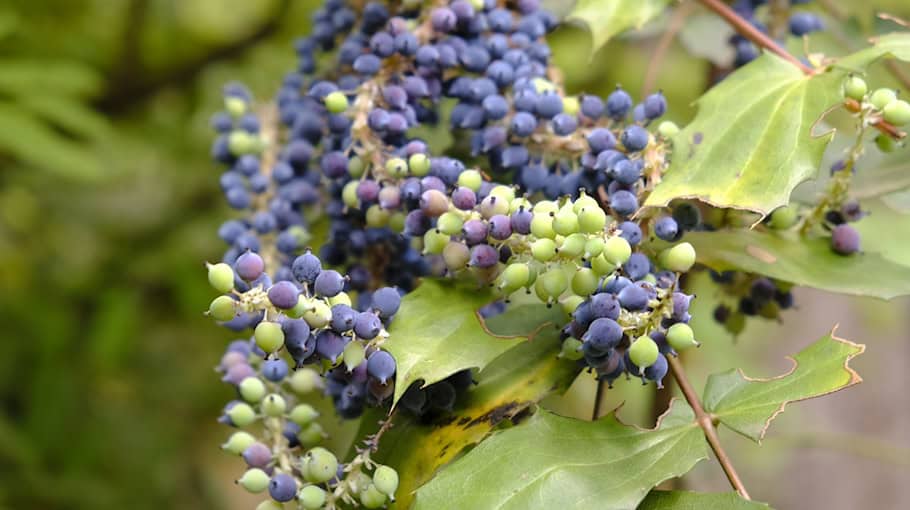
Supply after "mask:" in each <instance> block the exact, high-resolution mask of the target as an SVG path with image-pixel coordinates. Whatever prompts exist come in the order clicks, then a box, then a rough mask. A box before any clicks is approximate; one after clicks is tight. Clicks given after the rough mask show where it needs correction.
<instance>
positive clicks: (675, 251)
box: [660, 243, 695, 273]
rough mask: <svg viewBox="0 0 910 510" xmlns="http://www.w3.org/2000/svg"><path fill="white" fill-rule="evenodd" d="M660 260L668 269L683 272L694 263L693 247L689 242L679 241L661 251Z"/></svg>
mask: <svg viewBox="0 0 910 510" xmlns="http://www.w3.org/2000/svg"><path fill="white" fill-rule="evenodd" d="M660 262H661V264H662V265H663V266H664V267H665V268H667V269H669V270H670V271H676V272H677V273H685V272H686V271H688V270H689V269H692V266H693V265H694V264H695V248H693V247H692V245H691V244H689V243H679V244H677V245H676V246H674V247H672V248H670V249H667V250H664V251H663V252H661V254H660Z"/></svg>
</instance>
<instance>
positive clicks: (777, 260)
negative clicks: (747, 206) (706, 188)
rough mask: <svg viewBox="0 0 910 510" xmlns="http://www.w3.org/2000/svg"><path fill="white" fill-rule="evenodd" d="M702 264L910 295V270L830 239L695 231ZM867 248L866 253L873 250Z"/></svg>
mask: <svg viewBox="0 0 910 510" xmlns="http://www.w3.org/2000/svg"><path fill="white" fill-rule="evenodd" d="M685 239H686V241H688V242H690V243H692V245H693V246H694V247H695V252H696V254H697V257H698V261H699V262H701V263H702V264H704V265H706V266H708V267H710V268H712V269H715V270H717V271H724V270H728V269H741V270H744V271H748V272H752V273H759V274H763V275H767V276H770V277H772V278H776V279H778V280H783V281H786V282H790V283H795V284H797V285H804V286H807V287H814V288H817V289H822V290H827V291H830V292H838V293H841V294H852V295H857V296H872V297H877V298H881V299H892V298H894V297H897V296H904V295H910V267H908V266H904V265H901V264H899V263H897V262H894V261H891V260H888V259H886V258H884V257H882V256H881V255H879V254H878V253H875V252H874V251H866V252H862V253H856V254H854V255H850V256H843V255H838V254H836V253H834V252H833V251H832V250H831V247H830V245H829V240H828V239H826V238H817V239H800V238H798V237H796V236H795V235H793V234H792V233H789V234H785V233H772V232H761V231H758V230H720V231H716V232H690V233H687V234H686V237H685ZM871 249H872V248H871V247H870V246H864V250H871Z"/></svg>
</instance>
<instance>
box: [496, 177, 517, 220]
mask: <svg viewBox="0 0 910 510" xmlns="http://www.w3.org/2000/svg"><path fill="white" fill-rule="evenodd" d="M490 196H491V197H496V198H498V199H499V200H504V201H505V202H511V201H512V200H515V188H513V187H511V186H503V185H502V184H499V185H497V186H493V188H492V189H491V190H490ZM501 214H505V213H501Z"/></svg>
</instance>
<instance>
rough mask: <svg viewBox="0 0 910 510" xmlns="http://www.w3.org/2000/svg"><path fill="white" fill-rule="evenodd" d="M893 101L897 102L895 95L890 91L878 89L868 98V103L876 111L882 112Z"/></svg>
mask: <svg viewBox="0 0 910 510" xmlns="http://www.w3.org/2000/svg"><path fill="white" fill-rule="evenodd" d="M894 101H897V93H896V92H894V91H893V90H891V89H878V90H876V91H875V92H873V93H872V95H871V96H870V97H869V102H870V103H872V106H874V107H875V108H876V109H878V110H884V109H885V107H886V106H888V105H889V104H891V103H892V102H894Z"/></svg>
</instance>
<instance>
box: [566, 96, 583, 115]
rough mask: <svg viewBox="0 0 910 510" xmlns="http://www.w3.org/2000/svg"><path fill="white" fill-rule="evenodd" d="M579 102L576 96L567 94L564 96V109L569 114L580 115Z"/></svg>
mask: <svg viewBox="0 0 910 510" xmlns="http://www.w3.org/2000/svg"><path fill="white" fill-rule="evenodd" d="M578 110H579V104H578V98H577V97H575V96H566V97H564V98H562V111H563V113H566V114H569V115H578Z"/></svg>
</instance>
